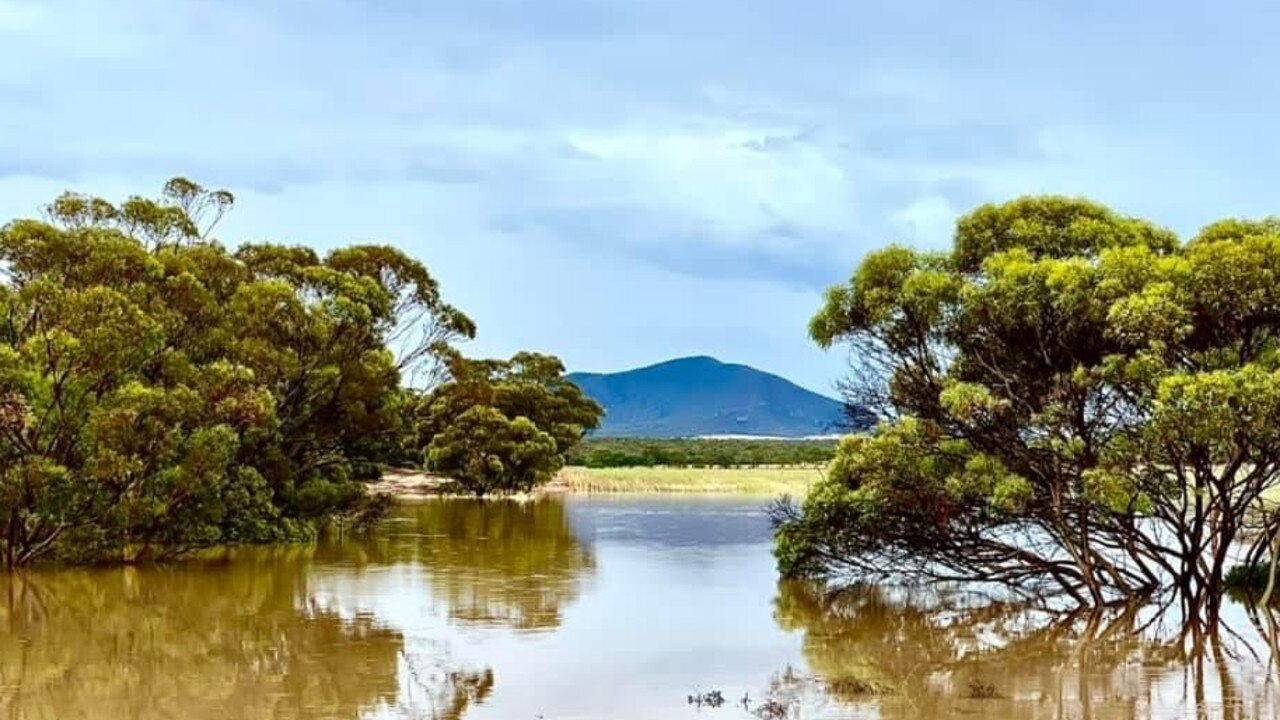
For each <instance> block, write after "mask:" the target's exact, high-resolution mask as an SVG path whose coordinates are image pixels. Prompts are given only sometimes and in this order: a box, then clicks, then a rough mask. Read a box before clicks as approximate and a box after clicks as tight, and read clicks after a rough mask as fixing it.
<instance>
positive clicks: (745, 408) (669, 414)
mask: <svg viewBox="0 0 1280 720" xmlns="http://www.w3.org/2000/svg"><path fill="white" fill-rule="evenodd" d="M569 379H570V380H572V381H573V382H575V383H577V384H578V386H579V387H581V388H582V390H583V392H585V393H586V394H587V395H589V396H591V397H592V398H594V399H595V400H596V401H597V402H599V403H600V404H601V405H603V406H604V408H605V416H604V420H603V421H602V423H601V426H600V429H599V430H597V431H596V432H595V435H596V436H597V437H653V438H671V437H692V436H699V435H757V436H776V437H805V436H810V435H827V434H835V433H837V432H840V430H841V429H842V423H843V422H844V415H843V408H842V405H841V404H840V402H838V401H836V400H833V399H831V398H829V397H826V396H823V395H819V394H818V393H815V392H811V391H809V390H805V389H804V388H802V387H800V386H799V385H796V384H795V383H793V382H791V381H789V380H786V379H783V378H781V377H778V376H777V375H771V374H769V373H766V372H761V371H760V370H756V369H755V368H751V367H747V366H746V365H733V364H729V363H722V362H720V361H719V360H716V359H715V358H710V357H688V358H680V359H678V360H669V361H667V362H664V363H659V364H657V365H650V366H648V367H642V368H638V369H635V370H627V371H625V372H618V373H571V374H570V375H569Z"/></svg>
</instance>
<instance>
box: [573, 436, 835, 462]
mask: <svg viewBox="0 0 1280 720" xmlns="http://www.w3.org/2000/svg"><path fill="white" fill-rule="evenodd" d="M835 449H836V441H835V440H834V439H832V440H747V439H715V440H711V439H707V440H698V439H679V440H655V439H649V438H598V439H587V440H584V441H583V442H582V443H581V444H580V445H578V446H577V447H575V448H574V449H573V450H571V451H570V452H569V453H568V455H567V456H566V460H567V461H568V464H570V465H581V466H585V467H593V468H609V467H654V466H669V467H754V466H760V465H820V464H823V463H826V462H827V461H828V460H830V459H831V458H832V456H834V455H835Z"/></svg>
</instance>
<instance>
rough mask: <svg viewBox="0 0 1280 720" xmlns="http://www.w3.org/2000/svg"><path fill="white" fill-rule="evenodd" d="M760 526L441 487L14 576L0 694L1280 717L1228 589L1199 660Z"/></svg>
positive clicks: (1267, 663) (18, 712) (234, 712)
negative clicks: (1223, 612)
mask: <svg viewBox="0 0 1280 720" xmlns="http://www.w3.org/2000/svg"><path fill="white" fill-rule="evenodd" d="M769 550H770V540H769V527H768V522H767V520H766V518H765V516H764V514H763V510H762V503H761V502H760V501H757V500H743V499H691V498H688V497H679V498H663V497H645V498H600V499H596V498H590V499H589V498H568V499H558V498H548V499H543V500H539V501H537V502H524V503H517V502H493V501H490V502H485V503H480V502H473V501H465V500H438V501H426V502H419V503H414V504H406V505H404V506H403V507H401V508H399V509H398V510H397V512H396V514H395V516H394V518H393V519H392V520H391V521H390V522H388V523H386V524H385V525H384V526H382V527H381V528H380V529H379V530H378V531H377V532H376V533H374V534H373V535H371V536H369V537H361V538H352V537H347V538H344V539H342V540H338V539H336V538H330V539H327V540H325V541H322V542H321V543H319V544H317V545H316V546H314V547H283V548H256V549H241V550H237V551H234V552H229V553H225V554H220V555H219V556H217V557H213V558H208V559H201V560H198V561H190V562H184V563H180V564H176V565H170V566H165V567H147V568H123V569H120V568H114V569H75V570H59V571H49V570H46V571H40V572H31V573H25V574H22V575H17V576H10V577H0V717H3V718H11V719H28V718H31V719H35V718H41V719H43V718H58V719H63V718H192V719H194V720H204V719H206V718H208V719H212V718H219V719H222V718H273V719H298V720H302V719H311V718H464V717H465V718H468V719H469V720H470V719H474V720H485V719H513V720H538V719H543V720H561V719H564V720H567V719H572V718H610V719H616V720H641V719H644V720H649V719H653V720H659V719H661V720H666V719H668V718H705V719H707V720H718V719H721V718H722V719H724V720H744V719H749V718H759V717H772V718H782V717H787V718H1100V719H1108V718H1176V717H1191V718H1198V717H1203V718H1223V719H1224V720H1227V719H1231V718H1255V717H1265V718H1271V717H1280V693H1278V692H1277V685H1276V679H1275V673H1274V672H1273V671H1272V670H1271V668H1272V667H1273V664H1272V662H1271V659H1270V658H1271V650H1270V646H1269V645H1268V644H1267V643H1266V642H1265V638H1266V637H1269V636H1270V635H1269V634H1268V633H1266V632H1265V628H1263V627H1262V625H1261V623H1258V624H1257V626H1256V627H1255V625H1254V623H1252V622H1251V621H1250V620H1249V618H1248V617H1247V615H1246V614H1245V612H1244V611H1243V608H1241V607H1239V606H1232V607H1231V608H1229V612H1228V616H1229V617H1231V618H1233V622H1235V624H1236V625H1238V626H1239V627H1241V628H1243V631H1242V632H1240V634H1239V637H1236V636H1232V638H1231V639H1230V640H1229V641H1224V642H1223V643H1221V644H1220V645H1217V646H1215V647H1214V649H1213V650H1212V651H1211V652H1209V653H1206V654H1205V655H1204V656H1200V657H1197V658H1194V659H1187V657H1186V656H1185V655H1184V654H1181V653H1178V652H1174V651H1173V650H1170V649H1169V648H1167V647H1163V646H1158V645H1154V644H1152V643H1149V642H1145V641H1142V640H1140V639H1136V638H1134V637H1133V636H1132V634H1131V633H1130V632H1128V630H1130V629H1131V628H1133V627H1136V626H1138V625H1140V624H1142V623H1143V622H1145V620H1144V619H1143V617H1142V615H1141V613H1134V614H1128V615H1126V614H1123V613H1118V614H1115V615H1112V616H1109V617H1107V618H1102V619H1097V618H1091V619H1088V620H1079V619H1075V620H1073V622H1071V623H1059V624H1053V623H1050V622H1047V621H1045V620H1044V617H1043V615H1041V614H1038V613H1036V612H1033V611H1027V610H1025V609H1013V608H1008V607H1000V606H996V607H991V606H989V605H982V604H978V603H976V602H974V601H973V599H972V598H969V597H967V596H965V597H964V599H957V597H959V596H951V595H948V594H946V593H943V594H939V593H924V594H917V593H904V592H901V591H889V590H885V589H876V588H871V589H863V590H859V591H853V592H846V593H841V594H838V595H831V594H829V593H825V592H822V591H820V590H819V589H817V588H813V587H811V586H805V585H796V584H787V583H779V582H778V580H777V577H776V574H775V571H774V567H773V561H772V558H771V556H770V552H769ZM924 595H927V597H925V596H924ZM1251 631H1255V632H1254V635H1253V636H1251V635H1250V632H1251ZM1082 636H1088V637H1090V638H1092V640H1091V641H1090V642H1087V643H1085V642H1081V641H1080V638H1081V637H1082ZM1255 636H1256V637H1255ZM1251 637H1254V638H1255V639H1254V640H1251V639H1250V638H1251ZM1257 638H1262V639H1263V641H1261V642H1257V641H1255V640H1256V639H1257ZM697 700H701V701H702V702H701V703H699V702H697Z"/></svg>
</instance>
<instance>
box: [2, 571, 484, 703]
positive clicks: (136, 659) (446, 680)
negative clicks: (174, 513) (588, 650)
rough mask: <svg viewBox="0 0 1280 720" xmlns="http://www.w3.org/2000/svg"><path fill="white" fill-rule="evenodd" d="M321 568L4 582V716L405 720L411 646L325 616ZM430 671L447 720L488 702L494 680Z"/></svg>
mask: <svg viewBox="0 0 1280 720" xmlns="http://www.w3.org/2000/svg"><path fill="white" fill-rule="evenodd" d="M309 555H310V551H309V550H307V549H303V548H287V549H280V550H273V551H265V550H264V551H248V552H242V553H237V554H236V556H235V557H234V559H232V560H229V561H226V562H218V563H210V562H193V563H187V564H183V565H180V566H174V567H170V568H149V569H134V568H123V569H111V570H101V569H88V570H67V571H60V572H56V573H39V574H29V575H11V576H0V634H2V635H3V641H2V642H0V714H4V715H5V716H6V717H10V718H33V719H34V718H80V717H83V718H106V717H184V718H187V717H190V718H206V717H237V718H258V717H260V718H356V717H360V716H361V715H362V714H363V713H364V712H366V711H367V710H368V709H369V708H371V707H376V706H386V707H394V706H395V705H397V703H398V702H399V696H400V687H401V686H400V680H399V678H398V668H399V666H400V664H401V661H402V658H404V657H405V654H404V641H403V639H402V637H401V635H400V633H399V632H397V631H395V630H393V629H390V628H387V627H383V626H382V625H380V624H379V623H378V621H377V620H376V619H375V618H374V617H372V616H370V615H367V614H357V615H355V616H353V617H343V616H341V615H339V613H337V612H336V611H334V610H333V609H331V608H328V607H325V606H323V605H322V604H320V603H319V602H318V601H317V600H316V599H315V598H314V597H313V596H312V595H310V594H309V593H308V588H307V567H308V565H309V560H310V558H309ZM432 670H433V672H432V673H431V674H430V675H428V676H427V677H429V678H430V679H431V681H432V684H431V686H430V688H429V691H430V692H429V696H427V695H426V694H423V693H420V695H422V698H421V699H422V702H423V704H424V706H426V707H429V708H431V709H432V711H434V712H436V713H437V714H438V715H440V716H442V717H451V716H452V717H458V716H459V715H460V713H461V711H462V710H463V709H464V708H465V707H466V705H467V704H468V703H470V702H471V701H472V700H473V699H475V698H477V697H480V696H482V694H483V693H485V692H487V691H488V688H487V686H486V685H485V684H484V682H483V679H484V677H485V675H484V673H480V674H478V675H471V674H466V673H460V672H458V671H457V670H453V669H445V668H439V667H435V668H432ZM490 684H491V683H490Z"/></svg>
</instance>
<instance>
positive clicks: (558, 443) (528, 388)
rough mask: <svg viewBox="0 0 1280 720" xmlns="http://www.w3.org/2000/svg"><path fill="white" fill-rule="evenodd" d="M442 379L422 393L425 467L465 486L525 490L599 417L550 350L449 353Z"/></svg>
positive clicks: (546, 476) (549, 472)
mask: <svg viewBox="0 0 1280 720" xmlns="http://www.w3.org/2000/svg"><path fill="white" fill-rule="evenodd" d="M448 365H449V372H450V379H449V380H448V381H447V382H445V383H443V384H442V385H440V386H439V387H438V388H436V389H435V390H434V391H433V392H431V393H430V394H429V395H427V396H426V397H425V398H423V400H422V403H421V407H420V411H419V412H420V416H421V418H422V419H421V424H420V434H421V437H422V439H423V441H424V442H425V444H426V448H427V449H426V462H427V467H428V468H429V469H431V470H432V471H434V472H438V473H441V474H443V475H446V476H448V477H449V478H451V479H452V480H453V481H454V482H456V483H457V484H458V486H459V487H460V488H461V489H463V490H465V491H466V492H470V493H474V494H476V495H484V494H486V493H489V492H527V491H529V490H532V489H533V488H534V487H536V486H538V485H541V484H543V483H545V482H547V481H548V480H550V479H551V478H552V476H554V475H555V473H556V471H558V470H559V469H560V468H561V467H563V466H564V457H565V453H567V452H569V451H570V450H571V449H572V448H573V447H574V446H575V445H576V444H577V443H579V442H580V441H581V440H582V436H583V434H584V433H585V432H586V431H587V430H590V429H592V428H595V427H597V426H598V425H599V423H600V416H601V414H602V413H603V410H602V409H601V408H600V406H599V405H598V404H596V403H595V401H593V400H591V399H590V398H588V397H586V396H585V395H583V393H582V390H581V389H579V388H578V386H577V385H574V384H573V383H572V382H570V381H569V380H568V379H566V378H565V376H564V365H563V364H562V363H561V362H560V360H559V359H557V358H555V357H552V356H550V355H539V354H537V353H529V352H522V353H518V354H516V355H515V356H514V357H512V358H511V359H510V360H505V361H503V360H471V359H467V358H464V357H462V356H461V355H458V354H454V356H453V357H452V358H451V359H450V361H449V363H448Z"/></svg>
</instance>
